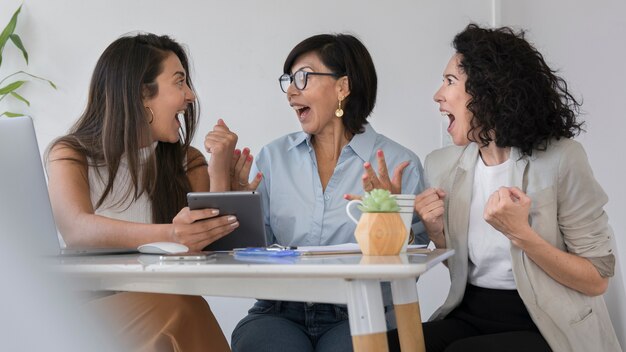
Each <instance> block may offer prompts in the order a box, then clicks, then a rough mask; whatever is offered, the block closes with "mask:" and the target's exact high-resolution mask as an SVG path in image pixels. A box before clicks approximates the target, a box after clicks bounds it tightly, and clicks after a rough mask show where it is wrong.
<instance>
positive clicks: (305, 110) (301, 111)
mask: <svg viewBox="0 0 626 352" xmlns="http://www.w3.org/2000/svg"><path fill="white" fill-rule="evenodd" d="M294 109H295V110H296V114H297V115H298V119H300V121H302V120H303V119H304V118H306V117H307V115H308V114H309V111H311V108H309V107H308V106H298V107H296V106H294Z"/></svg>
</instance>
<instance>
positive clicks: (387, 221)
mask: <svg viewBox="0 0 626 352" xmlns="http://www.w3.org/2000/svg"><path fill="white" fill-rule="evenodd" d="M352 204H359V206H358V208H359V209H360V210H361V211H362V212H363V214H362V215H361V218H360V219H359V221H357V220H356V219H355V218H354V217H353V216H352V214H350V206H351V205H352ZM346 211H347V213H348V216H349V217H350V218H351V219H352V221H354V222H355V223H356V224H357V226H356V229H355V230H354V237H356V241H357V243H358V244H359V247H360V248H361V252H363V254H365V255H397V254H399V253H400V250H401V249H402V246H403V244H404V243H405V242H406V239H407V233H406V227H405V225H404V222H403V221H402V218H401V217H400V213H399V211H400V207H398V203H397V201H396V199H395V198H394V197H393V196H392V195H391V192H389V191H387V190H384V189H374V190H372V191H371V192H366V193H365V196H364V197H363V199H362V200H353V201H350V202H349V203H348V205H347V207H346Z"/></svg>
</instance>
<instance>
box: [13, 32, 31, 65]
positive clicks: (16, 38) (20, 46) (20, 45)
mask: <svg viewBox="0 0 626 352" xmlns="http://www.w3.org/2000/svg"><path fill="white" fill-rule="evenodd" d="M9 38H11V41H12V42H13V44H15V46H16V47H17V48H18V49H20V51H21V52H22V55H23V56H24V60H26V65H28V52H26V49H25V48H24V43H22V39H20V36H19V35H17V34H11V36H9Z"/></svg>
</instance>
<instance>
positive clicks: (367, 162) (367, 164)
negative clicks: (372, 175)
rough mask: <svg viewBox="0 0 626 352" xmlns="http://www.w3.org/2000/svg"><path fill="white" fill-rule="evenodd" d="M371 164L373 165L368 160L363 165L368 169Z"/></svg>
mask: <svg viewBox="0 0 626 352" xmlns="http://www.w3.org/2000/svg"><path fill="white" fill-rule="evenodd" d="M370 166H372V164H370V162H369V161H366V162H365V164H363V167H365V168H366V169H367V168H369V167H370Z"/></svg>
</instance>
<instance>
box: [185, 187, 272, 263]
mask: <svg viewBox="0 0 626 352" xmlns="http://www.w3.org/2000/svg"><path fill="white" fill-rule="evenodd" d="M187 203H188V204H189V209H191V210H195V209H204V208H213V209H219V211H220V215H235V216H236V217H237V220H238V221H239V227H238V228H236V229H235V231H233V232H231V233H230V234H228V235H226V236H224V237H222V238H220V239H219V240H217V241H215V242H213V243H211V244H210V245H208V246H207V247H206V248H204V250H211V251H230V250H232V249H233V248H246V247H265V246H267V239H266V237H265V224H264V223H263V211H262V208H261V195H260V194H259V193H257V192H222V193H218V192H190V193H188V194H187Z"/></svg>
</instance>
